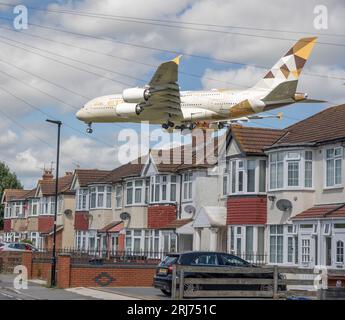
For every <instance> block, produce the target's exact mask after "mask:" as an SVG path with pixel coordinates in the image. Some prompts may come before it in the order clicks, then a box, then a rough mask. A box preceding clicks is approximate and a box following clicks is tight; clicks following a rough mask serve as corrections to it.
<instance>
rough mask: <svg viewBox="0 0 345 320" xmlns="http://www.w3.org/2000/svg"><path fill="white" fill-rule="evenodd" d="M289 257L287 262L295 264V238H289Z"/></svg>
mask: <svg viewBox="0 0 345 320" xmlns="http://www.w3.org/2000/svg"><path fill="white" fill-rule="evenodd" d="M287 245H288V248H287V251H288V256H287V261H288V262H289V263H292V262H293V252H294V243H293V237H288V244H287Z"/></svg>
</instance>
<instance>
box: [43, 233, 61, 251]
mask: <svg viewBox="0 0 345 320" xmlns="http://www.w3.org/2000/svg"><path fill="white" fill-rule="evenodd" d="M44 248H45V249H47V250H52V249H53V235H50V236H47V237H45V238H44ZM56 249H62V230H60V231H58V232H57V233H56Z"/></svg>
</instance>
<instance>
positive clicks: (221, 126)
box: [218, 122, 225, 130]
mask: <svg viewBox="0 0 345 320" xmlns="http://www.w3.org/2000/svg"><path fill="white" fill-rule="evenodd" d="M224 127H225V125H224V123H221V122H219V123H218V129H219V130H222V129H224Z"/></svg>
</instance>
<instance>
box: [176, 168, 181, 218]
mask: <svg viewBox="0 0 345 320" xmlns="http://www.w3.org/2000/svg"><path fill="white" fill-rule="evenodd" d="M179 177H180V196H179V204H178V215H177V218H178V219H181V214H182V174H179Z"/></svg>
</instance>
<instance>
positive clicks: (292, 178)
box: [288, 161, 299, 187]
mask: <svg viewBox="0 0 345 320" xmlns="http://www.w3.org/2000/svg"><path fill="white" fill-rule="evenodd" d="M298 181H299V162H297V161H289V162H288V186H289V187H297V186H298Z"/></svg>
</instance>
